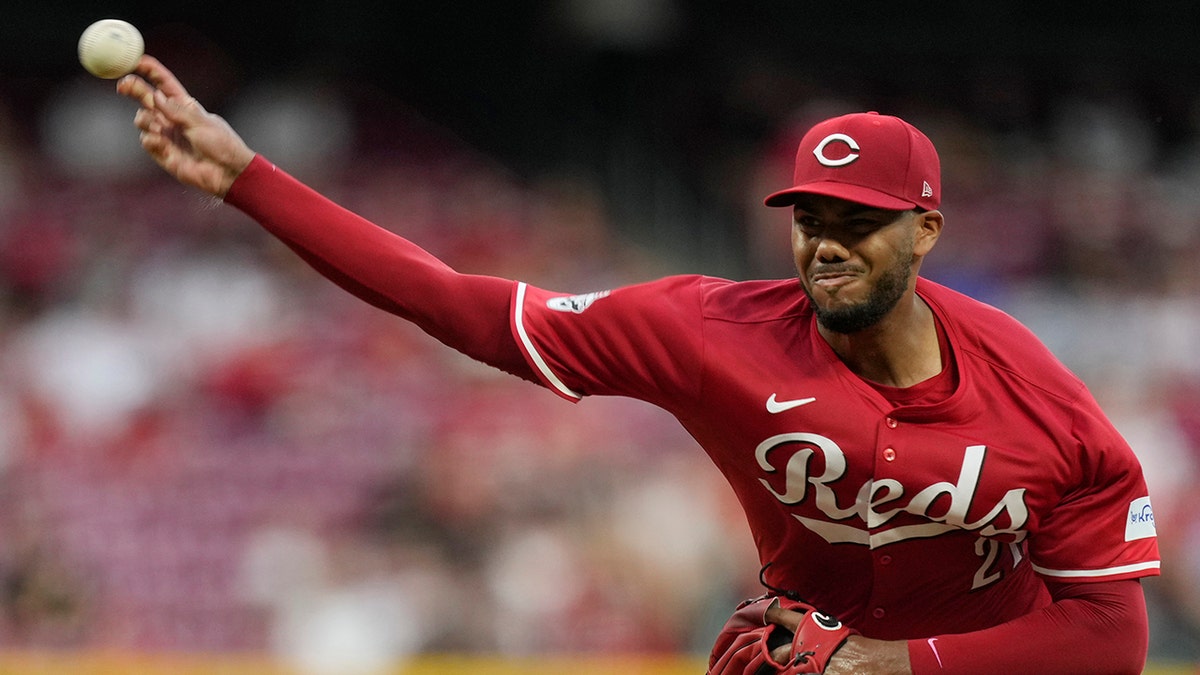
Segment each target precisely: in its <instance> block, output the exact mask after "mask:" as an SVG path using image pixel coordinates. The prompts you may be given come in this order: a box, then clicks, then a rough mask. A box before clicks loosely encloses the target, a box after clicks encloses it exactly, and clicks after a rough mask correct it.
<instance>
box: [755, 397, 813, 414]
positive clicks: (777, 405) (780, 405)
mask: <svg viewBox="0 0 1200 675" xmlns="http://www.w3.org/2000/svg"><path fill="white" fill-rule="evenodd" d="M815 400H817V399H816V398H815V397H812V396H810V397H809V398H796V399H792V400H790V401H779V400H776V399H775V394H771V395H770V396H769V397H768V398H767V412H769V413H771V414H772V415H774V414H777V413H781V412H783V411H785V410H791V409H792V408H799V407H800V406H802V405H808V404H809V403H812V402H813V401H815Z"/></svg>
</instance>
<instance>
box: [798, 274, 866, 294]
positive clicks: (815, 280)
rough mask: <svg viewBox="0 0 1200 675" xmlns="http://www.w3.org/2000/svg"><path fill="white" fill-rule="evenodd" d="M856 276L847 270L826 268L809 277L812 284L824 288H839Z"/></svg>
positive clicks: (856, 276)
mask: <svg viewBox="0 0 1200 675" xmlns="http://www.w3.org/2000/svg"><path fill="white" fill-rule="evenodd" d="M857 278H858V275H857V274H856V273H854V272H851V271H849V270H826V271H823V272H818V273H816V274H813V275H811V276H810V277H809V279H810V280H811V281H812V284H813V285H814V286H819V287H821V288H824V289H826V290H829V289H834V288H841V287H842V286H845V285H847V284H849V283H851V282H853V281H854V280H855V279H857Z"/></svg>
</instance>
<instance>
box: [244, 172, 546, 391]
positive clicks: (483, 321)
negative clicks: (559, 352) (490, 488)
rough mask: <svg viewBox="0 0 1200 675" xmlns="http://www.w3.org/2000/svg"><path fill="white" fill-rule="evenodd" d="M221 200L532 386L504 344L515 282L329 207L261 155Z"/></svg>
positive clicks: (334, 276)
mask: <svg viewBox="0 0 1200 675" xmlns="http://www.w3.org/2000/svg"><path fill="white" fill-rule="evenodd" d="M225 202H226V203H228V204H229V205H231V206H234V207H235V208H237V209H239V210H241V211H242V212H243V213H245V214H246V215H248V216H250V217H251V218H253V219H254V220H256V221H257V222H258V223H259V224H260V225H261V226H262V227H263V228H264V229H265V230H267V231H268V232H270V233H271V234H272V235H274V236H275V237H277V238H278V239H279V240H280V241H282V242H283V243H284V244H286V245H287V246H288V247H289V248H291V249H292V250H293V251H294V252H295V253H296V254H297V255H298V256H300V257H301V258H302V259H303V260H304V261H305V262H307V263H308V264H309V265H310V266H312V267H313V269H315V270H316V271H317V272H319V273H321V274H322V275H324V276H325V277H326V278H328V279H329V280H330V281H332V282H334V283H335V284H338V285H339V286H341V287H342V288H343V289H345V290H347V291H349V292H350V293H352V294H354V295H355V296H357V297H358V298H359V299H361V300H363V301H365V302H368V303H370V304H372V305H374V306H376V307H378V308H380V309H383V310H385V311H388V312H391V313H392V314H395V315H397V316H399V317H401V318H403V319H406V320H408V321H410V322H412V323H414V324H415V325H417V326H418V327H420V328H421V329H422V330H424V331H425V332H426V333H428V334H429V335H431V336H433V337H434V338H436V339H437V340H439V341H440V342H442V343H443V344H445V345H447V346H449V347H452V348H454V349H456V350H458V351H460V352H462V353H464V354H466V355H467V356H470V357H471V358H474V359H476V360H478V361H481V362H483V363H487V364H489V365H491V366H494V367H496V368H499V369H500V370H503V371H505V372H508V373H511V374H513V375H516V376H518V377H521V378H524V379H528V380H534V379H535V377H534V374H533V373H532V371H530V370H529V369H528V366H527V365H526V363H525V360H524V358H523V356H522V354H521V352H520V350H518V349H517V346H516V344H514V343H513V341H512V340H511V339H510V332H509V307H510V306H511V298H512V295H513V292H514V288H515V282H513V281H510V280H507V279H501V278H498V277H489V276H483V275H471V274H462V273H459V272H457V271H455V270H453V269H451V268H450V267H449V266H448V265H446V264H445V263H443V262H442V261H441V260H439V259H438V258H436V257H434V256H433V255H432V254H430V253H429V252H427V251H425V250H424V249H422V248H421V247H420V246H417V245H416V244H414V243H413V242H411V241H409V240H407V239H405V238H403V237H401V236H399V235H397V234H395V233H393V232H391V231H390V230H387V229H384V228H382V227H380V226H378V225H376V224H375V223H372V222H370V221H368V220H366V219H365V218H362V217H361V216H359V215H357V214H355V213H353V212H351V211H349V210H347V209H345V208H343V207H341V206H339V205H338V204H335V203H334V202H332V201H330V200H329V199H327V198H325V197H324V196H323V195H321V194H319V193H317V192H316V191H315V190H313V189H311V188H309V187H308V186H306V185H304V184H303V183H301V182H300V181H298V180H296V179H295V178H293V177H292V176H290V175H288V174H287V173H285V172H284V171H282V170H280V169H279V168H278V167H276V166H275V165H274V164H271V163H270V162H268V161H267V160H266V159H265V158H263V157H262V156H261V155H258V156H255V158H254V160H253V161H252V162H251V163H250V166H248V167H247V168H246V170H245V171H243V172H242V175H240V176H239V177H238V179H237V180H236V181H234V183H233V186H232V187H230V189H229V193H228V194H227V195H226V196H225Z"/></svg>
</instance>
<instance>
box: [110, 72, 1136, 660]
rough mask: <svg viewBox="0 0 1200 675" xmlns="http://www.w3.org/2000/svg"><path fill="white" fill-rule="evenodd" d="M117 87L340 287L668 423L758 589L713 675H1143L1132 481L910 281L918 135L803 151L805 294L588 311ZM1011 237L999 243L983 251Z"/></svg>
mask: <svg viewBox="0 0 1200 675" xmlns="http://www.w3.org/2000/svg"><path fill="white" fill-rule="evenodd" d="M117 86H118V91H119V92H120V93H122V94H124V95H126V96H128V97H130V98H132V99H134V100H135V101H138V102H139V103H140V104H141V106H140V109H139V110H138V112H137V113H136V117H135V125H136V127H137V128H138V129H139V130H140V132H141V143H142V146H143V148H144V149H145V150H146V151H147V152H148V154H149V155H150V156H151V157H152V158H154V159H155V160H156V161H157V162H158V163H159V164H160V165H161V166H162V167H163V168H164V169H165V170H166V171H167V172H168V173H170V174H171V175H173V176H174V177H175V178H176V179H178V180H179V181H181V182H182V183H185V184H187V185H191V186H193V187H196V188H199V189H201V190H203V191H205V192H207V193H210V194H212V195H216V196H218V197H221V198H223V199H224V201H225V202H227V203H229V204H230V205H232V206H234V207H236V208H238V209H240V210H242V211H243V212H245V213H246V214H248V215H249V216H250V217H252V218H253V219H255V220H256V221H258V222H259V223H260V224H261V225H262V226H263V227H264V228H266V229H267V230H268V231H270V232H271V233H272V234H273V235H275V236H276V237H278V238H279V239H281V240H282V241H284V242H285V243H286V244H287V245H288V246H290V247H291V248H292V249H293V250H295V251H296V252H297V253H298V254H299V255H300V256H302V257H303V258H304V259H305V260H306V261H307V262H308V263H310V264H311V265H312V266H313V267H315V268H316V269H317V270H318V271H320V272H321V273H323V274H324V275H326V276H327V277H329V278H330V279H332V280H333V281H335V282H337V283H338V284H340V285H341V286H342V287H344V288H345V289H347V290H348V291H350V292H352V293H354V294H355V295H357V296H359V297H360V298H362V299H364V300H366V301H367V302H370V303H372V304H374V305H376V306H378V307H380V308H383V309H385V310H387V311H389V312H392V313H395V314H397V315H399V316H401V317H403V318H405V319H407V320H409V321H412V322H414V323H415V324H417V325H419V326H420V327H421V328H423V329H424V330H425V331H427V332H428V333H429V334H431V335H432V336H434V337H435V338H437V339H438V340H441V341H442V342H444V343H445V344H447V345H449V346H451V347H454V348H455V349H458V350H460V351H462V352H464V353H466V354H468V355H470V356H472V357H474V358H476V359H479V360H481V361H484V362H486V363H489V364H491V365H493V366H495V367H497V368H500V369H503V370H504V371H507V372H509V373H512V374H514V375H517V376H519V377H522V378H525V379H527V380H530V381H532V382H535V383H537V384H540V385H542V386H544V387H546V388H548V389H550V390H551V391H553V392H554V393H556V394H558V395H559V396H561V397H563V398H565V399H567V400H570V401H577V400H579V399H581V398H582V397H584V396H588V395H621V396H630V397H635V398H638V399H641V400H644V401H648V402H651V403H653V404H656V405H658V406H660V407H662V408H664V409H666V410H667V411H669V412H670V413H672V414H674V415H675V417H676V418H678V420H679V421H680V423H681V424H682V425H683V426H684V427H685V428H686V429H687V430H688V431H689V432H690V433H691V435H692V436H693V437H694V438H695V439H696V440H697V442H698V443H699V445H700V446H701V447H702V448H703V449H704V450H705V452H706V453H707V454H708V456H709V457H710V458H711V460H712V461H713V463H715V464H716V466H717V467H718V469H719V470H720V471H721V472H722V473H723V474H724V476H725V477H726V478H727V479H728V482H729V484H730V486H731V487H732V488H733V490H734V492H735V493H736V495H737V497H738V499H739V500H740V502H741V504H742V506H743V507H744V509H745V513H746V518H747V521H748V524H749V527H750V533H751V535H752V536H753V538H754V543H755V545H756V546H757V550H758V552H759V556H760V558H761V562H762V564H763V571H762V576H761V580H762V583H763V585H764V587H765V589H766V593H765V595H764V597H763V598H760V599H757V600H753V601H747V602H746V603H743V605H742V606H741V607H739V608H736V611H735V613H734V614H733V616H732V617H731V619H730V621H729V623H728V624H727V625H726V627H725V629H724V630H723V631H722V632H721V634H720V635H719V636H718V639H717V643H716V646H715V647H714V649H713V653H712V656H711V659H710V664H709V669H710V672H711V673H757V672H764V673H774V672H779V673H802V672H827V673H921V674H924V673H941V674H949V673H970V674H972V675H979V674H981V673H1004V674H1005V675H1009V674H1011V673H1090V674H1093V675H1094V674H1097V673H1139V672H1141V669H1142V667H1143V664H1144V662H1145V658H1146V650H1147V645H1148V628H1147V617H1146V608H1145V601H1144V598H1143V594H1142V590H1141V585H1140V582H1139V579H1140V578H1141V577H1144V576H1149V575H1155V574H1158V570H1159V560H1158V550H1157V543H1156V540H1155V530H1154V517H1153V512H1152V510H1151V507H1150V501H1149V497H1148V495H1147V491H1146V486H1145V483H1144V481H1143V478H1142V473H1141V468H1140V466H1139V464H1138V462H1137V460H1136V458H1135V457H1134V455H1133V453H1132V452H1131V451H1130V448H1129V447H1128V445H1127V444H1126V443H1125V441H1124V440H1123V439H1122V438H1121V436H1120V435H1119V434H1118V433H1117V432H1116V430H1115V429H1114V428H1113V426H1112V425H1111V424H1110V423H1109V421H1108V420H1107V419H1106V418H1105V416H1104V414H1103V413H1102V412H1101V410H1100V408H1099V407H1098V405H1097V404H1096V402H1095V400H1093V398H1092V396H1091V395H1090V394H1089V392H1088V390H1087V389H1086V387H1085V386H1084V384H1083V383H1082V382H1081V381H1080V380H1079V379H1077V378H1076V377H1075V376H1073V375H1072V374H1071V373H1070V372H1068V371H1067V369H1066V368H1065V367H1064V366H1062V365H1061V364H1060V363H1059V362H1058V361H1057V360H1056V359H1055V358H1054V357H1053V356H1052V355H1051V354H1050V352H1049V351H1048V350H1047V349H1046V348H1045V347H1044V346H1043V345H1042V344H1041V343H1040V342H1039V341H1038V340H1037V339H1036V338H1035V337H1034V336H1033V335H1032V334H1031V333H1030V332H1029V331H1028V330H1026V329H1025V328H1023V327H1022V326H1021V325H1019V324H1018V323H1017V322H1016V321H1015V320H1013V319H1012V318H1010V317H1008V316H1007V315H1005V314H1003V313H1002V312H1000V311H998V310H996V309H994V308H992V307H989V306H986V305H984V304H981V303H979V302H977V301H974V300H972V299H969V298H967V297H965V296H963V295H961V294H959V293H956V292H954V291H952V290H950V289H948V288H945V287H943V286H940V285H938V284H935V283H933V282H930V281H928V280H926V279H923V278H920V277H919V276H918V273H919V270H920V267H921V262H922V260H923V259H924V258H925V256H926V255H927V254H929V253H930V252H931V251H932V249H933V248H934V245H935V244H936V243H937V240H938V237H939V235H940V234H941V231H942V227H943V224H944V218H943V215H942V213H941V212H939V211H938V210H937V207H938V205H939V203H940V199H941V188H940V167H939V161H938V156H937V153H936V151H935V149H934V147H933V145H932V143H931V142H930V141H929V139H928V138H926V137H925V136H924V135H923V134H922V133H921V132H920V131H918V130H917V129H916V128H914V127H913V126H911V125H910V124H908V123H907V122H905V121H903V120H901V119H899V118H896V117H890V116H886V115H879V114H874V113H858V114H851V115H845V116H842V117H837V118H833V119H830V120H826V121H824V122H821V123H819V124H817V125H816V126H815V127H813V129H812V130H811V131H810V132H809V133H808V134H807V135H806V136H805V137H804V138H803V140H802V141H801V143H800V147H799V150H798V152H797V155H796V165H795V180H794V183H793V186H792V187H789V188H787V189H785V190H782V191H780V192H777V193H775V194H772V195H770V196H769V197H768V198H767V199H766V203H767V205H769V206H775V207H785V208H791V209H792V211H793V214H794V223H793V226H792V255H793V257H794V259H795V264H796V269H797V271H798V277H799V279H798V280H797V279H784V280H765V281H747V282H733V281H728V280H724V279H717V278H711V277H705V276H699V275H690V276H683V275H681V276H671V277H668V278H664V279H661V280H658V281H653V282H649V283H644V284H637V285H631V286H628V287H624V288H616V289H612V290H606V291H600V292H591V293H587V294H568V293H558V292H553V291H550V290H546V289H542V288H535V287H533V286H530V285H527V284H525V283H520V282H514V281H509V280H504V279H498V278H492V277H482V276H473V275H468V274H461V273H458V272H456V271H454V270H452V269H450V268H449V267H448V266H446V265H445V264H444V263H442V262H441V261H439V260H438V259H436V258H434V257H433V256H431V255H430V254H429V253H427V252H425V251H424V250H422V249H421V248H419V247H417V246H416V245H415V244H413V243H411V242H409V241H407V240H406V239H403V238H401V237H399V236H397V235H395V234H392V233H391V232H388V231H386V230H384V229H382V228H379V227H377V226H375V225H373V224H372V223H370V222H368V221H366V220H364V219H363V218H361V217H359V216H357V215H355V214H353V213H351V212H349V211H347V210H345V209H343V208H341V207H339V206H337V205H336V204H334V203H332V202H331V201H329V200H328V199H326V198H324V197H323V196H321V195H319V194H317V193H316V192H314V191H313V190H311V189H309V188H308V187H306V186H305V185H303V184H301V183H300V182H298V181H297V180H295V179H294V178H292V177H290V176H289V175H288V174H286V173H285V172H284V171H283V170H282V169H280V168H278V167H276V166H275V165H273V164H272V163H271V162H270V161H268V160H267V159H266V158H264V157H262V156H261V155H257V154H256V153H254V152H253V151H252V150H251V149H250V148H248V147H247V146H246V145H245V144H244V143H243V142H242V140H241V139H240V138H239V137H238V136H237V134H236V133H235V132H234V131H233V130H232V129H231V128H230V127H229V126H228V125H227V124H226V123H225V122H224V121H223V120H222V119H220V118H219V117H217V116H215V115H212V114H209V113H207V112H206V111H205V110H204V109H203V108H202V107H201V105H200V104H199V103H198V102H196V100H195V99H193V98H191V97H190V96H189V95H188V94H187V92H186V90H185V89H184V87H183V86H182V85H181V84H180V83H179V82H178V80H177V79H176V78H175V77H174V76H173V75H172V74H171V72H170V71H169V70H167V69H166V68H165V67H164V66H163V65H162V64H161V63H159V62H158V61H157V60H155V59H154V58H152V57H144V58H143V60H142V62H141V63H140V65H139V67H138V70H137V72H136V74H134V75H130V76H127V77H125V78H123V79H122V80H120V81H119V83H118V85H117ZM998 234H999V235H1000V236H1003V233H998Z"/></svg>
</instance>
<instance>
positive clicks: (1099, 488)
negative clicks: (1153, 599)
mask: <svg viewBox="0 0 1200 675" xmlns="http://www.w3.org/2000/svg"><path fill="white" fill-rule="evenodd" d="M1073 436H1074V440H1075V443H1076V447H1074V448H1071V449H1070V450H1071V451H1072V452H1073V454H1074V455H1075V461H1076V462H1077V474H1076V475H1077V479H1078V483H1077V484H1076V485H1075V486H1074V487H1073V489H1072V490H1070V491H1069V492H1068V494H1067V495H1066V497H1065V499H1064V500H1063V501H1062V502H1061V503H1060V504H1058V505H1057V506H1056V507H1055V508H1053V509H1052V511H1051V512H1050V513H1049V514H1047V516H1046V517H1045V519H1044V520H1043V522H1042V526H1041V527H1040V528H1039V530H1038V532H1037V533H1036V535H1035V536H1034V537H1033V538H1032V539H1031V541H1030V555H1031V558H1032V560H1031V562H1032V563H1033V565H1034V569H1035V570H1037V572H1038V573H1039V574H1042V575H1043V576H1046V577H1049V578H1052V579H1054V580H1057V581H1062V582H1075V581H1110V580H1117V579H1130V578H1137V577H1143V576H1154V575H1157V574H1158V573H1159V554H1158V542H1157V539H1156V532H1155V528H1154V511H1153V509H1152V508H1151V505H1150V495H1149V492H1148V490H1147V488H1146V482H1145V479H1144V478H1143V476H1142V469H1141V464H1140V463H1139V462H1138V459H1137V457H1136V455H1135V454H1134V453H1133V450H1132V449H1131V448H1130V447H1129V445H1128V444H1127V443H1126V442H1125V440H1124V439H1123V438H1122V437H1121V435H1120V433H1118V432H1117V430H1116V429H1115V428H1114V427H1113V426H1112V424H1111V423H1110V422H1109V421H1108V419H1107V418H1106V417H1105V416H1104V414H1103V412H1101V410H1100V407H1099V405H1098V404H1097V403H1096V402H1095V401H1094V400H1093V399H1092V397H1091V395H1090V394H1087V393H1086V390H1085V391H1084V395H1083V396H1082V397H1081V399H1080V400H1079V401H1078V402H1077V406H1076V416H1075V420H1074V425H1073Z"/></svg>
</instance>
